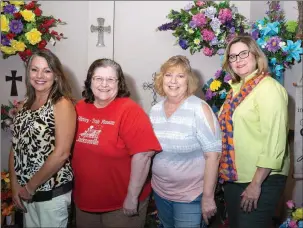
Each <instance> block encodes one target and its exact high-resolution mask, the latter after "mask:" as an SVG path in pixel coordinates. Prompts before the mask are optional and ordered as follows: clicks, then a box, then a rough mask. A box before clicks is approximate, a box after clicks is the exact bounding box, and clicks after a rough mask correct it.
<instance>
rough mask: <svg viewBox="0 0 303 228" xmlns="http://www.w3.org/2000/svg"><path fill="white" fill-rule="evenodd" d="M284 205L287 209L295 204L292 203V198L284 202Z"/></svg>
mask: <svg viewBox="0 0 303 228" xmlns="http://www.w3.org/2000/svg"><path fill="white" fill-rule="evenodd" d="M286 205H287V207H288V208H289V209H293V208H294V207H295V204H294V202H293V201H292V200H288V201H287V202H286Z"/></svg>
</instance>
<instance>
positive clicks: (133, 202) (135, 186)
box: [123, 152, 154, 215]
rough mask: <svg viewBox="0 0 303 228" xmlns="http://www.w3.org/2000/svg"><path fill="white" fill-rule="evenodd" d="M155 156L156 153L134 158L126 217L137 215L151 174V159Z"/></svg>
mask: <svg viewBox="0 0 303 228" xmlns="http://www.w3.org/2000/svg"><path fill="white" fill-rule="evenodd" d="M153 155H154V152H143V153H137V154H134V155H133V156H132V161H131V174H130V180H129V184H128V190H127V196H126V199H125V201H124V205H123V208H124V213H125V214H126V215H134V214H136V213H137V206H138V197H139V195H140V193H141V191H142V187H143V185H144V183H145V181H146V178H147V175H148V173H149V169H150V164H151V157H152V156H153Z"/></svg>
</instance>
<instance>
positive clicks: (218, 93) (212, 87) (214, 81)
mask: <svg viewBox="0 0 303 228" xmlns="http://www.w3.org/2000/svg"><path fill="white" fill-rule="evenodd" d="M229 80H231V75H230V74H228V73H227V72H225V71H223V70H218V71H217V72H216V73H215V77H214V78H211V79H210V80H208V82H207V83H206V84H204V86H203V87H202V91H203V93H204V95H205V101H206V102H207V103H208V104H209V105H210V107H211V108H212V110H213V112H214V113H217V112H218V111H219V110H220V107H221V106H222V105H223V103H224V101H225V98H226V95H227V93H228V91H229V90H230V85H229V83H228V81H229Z"/></svg>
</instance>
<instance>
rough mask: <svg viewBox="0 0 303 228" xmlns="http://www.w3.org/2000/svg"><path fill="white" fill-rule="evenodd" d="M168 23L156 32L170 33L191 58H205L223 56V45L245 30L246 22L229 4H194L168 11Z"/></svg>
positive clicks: (211, 2) (208, 2)
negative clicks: (200, 53)
mask: <svg viewBox="0 0 303 228" xmlns="http://www.w3.org/2000/svg"><path fill="white" fill-rule="evenodd" d="M167 18H168V19H170V20H172V21H171V22H169V23H166V24H163V25H161V26H159V27H158V28H157V30H158V31H167V30H172V31H173V33H172V35H173V36H175V37H176V38H177V43H178V44H179V45H180V47H181V48H182V49H184V50H186V49H188V48H189V50H190V53H191V54H194V53H195V52H199V51H201V49H202V52H203V54H204V55H206V56H213V55H216V54H219V55H223V54H224V49H225V47H226V45H227V43H228V42H229V41H230V40H231V39H232V38H233V37H234V36H236V35H237V34H239V33H242V32H244V31H245V29H246V28H248V23H247V20H246V18H245V17H244V16H243V15H241V14H239V13H238V10H237V8H236V7H235V6H234V5H231V4H230V3H229V1H223V2H220V3H219V4H218V3H216V2H214V1H194V2H193V3H189V4H188V5H187V6H186V7H185V8H184V9H181V10H180V11H175V10H171V12H170V13H169V14H168V16H167Z"/></svg>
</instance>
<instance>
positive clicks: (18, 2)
mask: <svg viewBox="0 0 303 228" xmlns="http://www.w3.org/2000/svg"><path fill="white" fill-rule="evenodd" d="M9 3H10V4H12V5H15V6H21V5H24V1H9Z"/></svg>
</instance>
